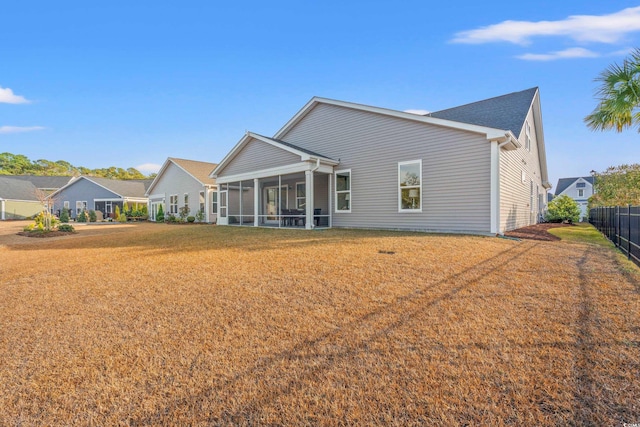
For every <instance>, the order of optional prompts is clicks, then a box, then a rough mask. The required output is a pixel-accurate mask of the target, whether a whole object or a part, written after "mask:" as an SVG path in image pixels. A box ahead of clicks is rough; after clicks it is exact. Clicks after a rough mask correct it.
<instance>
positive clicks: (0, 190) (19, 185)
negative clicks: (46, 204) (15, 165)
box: [0, 176, 38, 201]
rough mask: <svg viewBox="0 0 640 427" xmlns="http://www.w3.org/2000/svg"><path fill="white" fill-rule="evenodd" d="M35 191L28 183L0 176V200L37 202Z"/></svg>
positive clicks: (34, 187)
mask: <svg viewBox="0 0 640 427" xmlns="http://www.w3.org/2000/svg"><path fill="white" fill-rule="evenodd" d="M36 190H37V188H36V186H35V185H33V184H32V183H31V182H29V181H26V180H21V179H13V178H12V177H5V176H0V199H4V200H34V201H37V200H38V198H37V197H36Z"/></svg>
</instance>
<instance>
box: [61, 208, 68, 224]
mask: <svg viewBox="0 0 640 427" xmlns="http://www.w3.org/2000/svg"><path fill="white" fill-rule="evenodd" d="M60 222H63V223H68V222H69V209H68V208H62V212H60Z"/></svg>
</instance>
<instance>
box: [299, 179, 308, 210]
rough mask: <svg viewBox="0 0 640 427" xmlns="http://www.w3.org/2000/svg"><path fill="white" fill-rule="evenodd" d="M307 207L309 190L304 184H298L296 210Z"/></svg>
mask: <svg viewBox="0 0 640 427" xmlns="http://www.w3.org/2000/svg"><path fill="white" fill-rule="evenodd" d="M306 206H307V188H306V184H305V183H304V182H296V209H304V208H305V207H306Z"/></svg>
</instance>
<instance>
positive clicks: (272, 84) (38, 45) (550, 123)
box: [0, 0, 640, 191]
mask: <svg viewBox="0 0 640 427" xmlns="http://www.w3.org/2000/svg"><path fill="white" fill-rule="evenodd" d="M636 47H640V0H636V1H615V2H603V1H601V0H598V1H593V0H581V1H558V0H553V1H548V0H539V1H537V2H513V1H492V2H477V1H455V0H452V1H448V2H427V1H424V0H420V1H411V0H409V1H401V2H392V1H376V0H371V1H366V2H365V1H349V0H340V1H335V0H325V1H322V2H320V1H304V0H297V1H278V0H273V1H270V2H264V1H260V2H253V1H236V2H215V1H190V0H183V1H181V2H167V1H162V0H158V1H154V2H150V1H135V2H132V1H126V2H124V1H119V0H114V1H110V2H87V1H83V2H80V1H64V2H48V1H47V2H45V1H29V2H4V4H3V6H2V9H1V10H0V152H10V153H13V154H23V155H25V156H27V157H29V158H30V159H31V160H38V159H47V160H52V161H56V160H66V161H68V162H70V163H71V164H73V165H75V166H84V167H88V168H105V167H109V166H116V167H122V168H129V167H135V168H137V169H138V170H140V171H141V172H143V173H146V174H148V173H151V172H156V171H157V170H158V169H159V167H160V166H161V165H162V163H163V162H164V161H165V160H166V158H167V157H179V158H186V159H192V160H201V161H208V162H212V163H216V162H218V161H220V160H222V158H224V156H225V155H226V154H227V153H228V152H229V150H231V149H232V148H233V146H234V145H235V144H236V143H237V142H238V141H239V140H240V139H241V138H242V136H243V135H244V134H245V132H246V131H252V132H256V133H259V134H262V135H267V136H271V135H273V134H274V133H275V132H277V131H278V130H279V129H280V128H281V127H282V126H283V125H284V124H285V123H286V122H287V121H288V120H289V119H290V118H291V117H292V116H293V115H295V114H296V113H297V112H298V111H299V110H300V108H302V107H303V106H304V105H305V104H306V103H307V102H308V101H309V100H310V99H311V98H312V97H313V96H320V97H325V98H332V99H338V100H342V101H349V102H356V103H360V104H366V105H373V106H377V107H383V108H390V109H395V110H401V111H407V110H425V111H437V110H441V109H445V108H450V107H454V106H458V105H462V104H466V103H469V102H474V101H479V100H482V99H486V98H491V97H494V96H498V95H503V94H507V93H511V92H516V91H520V90H524V89H528V88H531V87H536V86H537V87H539V88H540V97H541V104H542V117H543V126H544V138H545V144H546V153H547V165H548V170H549V181H550V182H551V183H552V184H553V185H554V187H555V185H556V183H557V180H558V179H559V178H562V177H574V176H587V175H589V174H590V171H592V170H595V171H604V170H605V169H606V168H607V167H609V166H613V165H620V164H625V163H640V134H638V133H637V132H636V131H635V130H627V131H625V132H623V133H620V134H619V133H616V132H613V131H608V132H593V131H591V130H589V129H588V128H587V127H586V126H585V124H584V122H583V118H584V117H585V116H586V115H587V114H589V113H591V112H592V111H593V109H594V108H595V107H596V105H597V100H596V98H595V91H596V89H597V87H598V83H597V82H596V81H595V79H596V77H597V76H598V75H599V74H600V73H601V72H602V71H603V70H605V69H606V68H607V67H608V66H610V65H611V64H613V63H621V62H622V61H623V59H624V58H625V56H627V55H628V53H629V52H630V51H631V50H632V49H633V48H636ZM552 191H553V190H552Z"/></svg>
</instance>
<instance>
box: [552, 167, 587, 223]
mask: <svg viewBox="0 0 640 427" xmlns="http://www.w3.org/2000/svg"><path fill="white" fill-rule="evenodd" d="M594 182H595V181H594V178H593V177H592V176H580V177H577V178H560V179H559V180H558V185H557V186H556V192H555V196H556V197H558V196H561V195H567V196H569V197H571V198H572V199H573V200H575V201H576V203H578V206H580V219H581V220H583V221H586V220H587V212H588V204H589V197H591V196H593V193H594Z"/></svg>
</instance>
